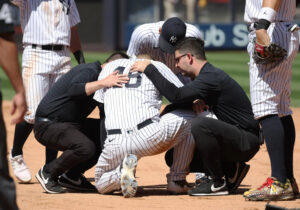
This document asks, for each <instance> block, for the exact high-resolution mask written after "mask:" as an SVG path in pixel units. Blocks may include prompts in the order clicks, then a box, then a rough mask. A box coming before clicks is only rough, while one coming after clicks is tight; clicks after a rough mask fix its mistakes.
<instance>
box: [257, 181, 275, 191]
mask: <svg viewBox="0 0 300 210" xmlns="http://www.w3.org/2000/svg"><path fill="white" fill-rule="evenodd" d="M273 183H274V180H273V179H272V178H267V180H266V182H264V183H263V184H262V186H260V187H259V188H258V189H259V190H261V189H262V188H264V187H268V188H271V185H272V184H273Z"/></svg>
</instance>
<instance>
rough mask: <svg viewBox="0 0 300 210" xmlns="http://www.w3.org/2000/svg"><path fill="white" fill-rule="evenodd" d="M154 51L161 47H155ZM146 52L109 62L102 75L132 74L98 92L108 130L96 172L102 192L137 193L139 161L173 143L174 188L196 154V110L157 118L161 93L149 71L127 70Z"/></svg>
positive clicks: (171, 178)
mask: <svg viewBox="0 0 300 210" xmlns="http://www.w3.org/2000/svg"><path fill="white" fill-rule="evenodd" d="M150 51H152V52H155V51H156V52H157V51H160V50H159V49H153V48H151V50H150ZM140 53H142V52H140ZM148 54H149V55H150V54H152V53H149V52H148V53H147V55H148ZM147 55H143V54H140V55H139V56H138V57H137V58H131V59H126V60H125V59H120V60H117V61H114V62H111V63H109V64H107V65H106V66H105V68H104V69H103V70H102V72H101V73H100V75H99V79H102V78H103V77H106V75H108V74H110V73H111V72H113V71H114V70H119V72H120V73H128V77H129V79H130V80H129V82H128V83H127V84H125V85H124V86H123V87H122V88H109V89H106V90H105V89H103V90H99V91H97V92H96V93H95V96H94V98H95V99H96V100H97V101H99V102H102V103H103V102H104V109H105V115H106V119H105V126H106V130H107V139H106V140H105V145H104V149H103V151H102V153H101V155H100V157H99V160H98V163H97V165H96V171H95V183H96V187H97V189H98V191H99V192H100V193H110V192H113V191H116V190H120V188H121V189H122V193H123V195H124V197H133V196H134V195H135V193H136V190H137V182H136V180H135V176H134V175H135V168H136V164H137V160H138V159H139V158H141V157H143V156H150V155H155V154H159V153H162V152H164V151H166V150H168V149H170V148H171V147H173V146H175V145H177V148H178V149H177V150H176V152H177V153H176V158H174V163H173V165H172V167H171V170H170V173H169V174H168V175H167V181H168V190H169V191H170V190H172V189H171V188H170V187H172V185H173V184H174V182H176V181H178V180H180V181H182V180H184V181H185V178H186V175H187V174H188V172H189V164H190V162H191V160H192V156H193V152H191V151H194V148H195V146H194V145H195V143H194V139H193V138H192V135H191V132H190V120H191V119H192V118H194V117H195V115H194V113H193V112H192V111H188V110H175V111H172V112H170V113H167V114H165V115H163V116H162V117H161V118H160V117H159V115H160V106H161V103H162V100H161V99H162V96H161V94H160V93H159V92H158V90H157V89H156V88H155V86H154V85H153V84H152V82H151V81H150V80H149V79H148V78H147V77H146V75H145V74H141V73H130V72H129V71H130V68H131V65H132V64H133V63H134V62H135V61H136V60H137V59H140V58H150V57H148V56H147ZM151 63H152V64H153V65H155V66H156V67H157V68H158V69H159V71H160V72H161V73H162V75H164V76H165V77H166V78H167V79H168V80H170V81H172V82H173V83H174V84H175V85H176V86H182V85H183V84H182V83H181V82H180V81H179V80H178V78H177V77H176V76H175V75H174V74H173V73H172V71H171V70H170V69H169V68H168V67H167V66H166V65H164V64H163V63H160V62H158V61H151ZM120 104H122V106H120ZM116 105H118V106H116ZM116 109H118V112H116V111H115V110H116ZM122 161H123V162H122ZM185 191H187V189H185Z"/></svg>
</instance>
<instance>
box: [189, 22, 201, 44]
mask: <svg viewBox="0 0 300 210" xmlns="http://www.w3.org/2000/svg"><path fill="white" fill-rule="evenodd" d="M186 26H187V28H186V37H195V38H199V39H202V40H203V35H202V33H201V32H200V30H199V29H198V28H197V27H196V26H194V25H192V24H186Z"/></svg>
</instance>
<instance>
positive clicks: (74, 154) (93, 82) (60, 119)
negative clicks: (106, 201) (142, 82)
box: [34, 54, 128, 193]
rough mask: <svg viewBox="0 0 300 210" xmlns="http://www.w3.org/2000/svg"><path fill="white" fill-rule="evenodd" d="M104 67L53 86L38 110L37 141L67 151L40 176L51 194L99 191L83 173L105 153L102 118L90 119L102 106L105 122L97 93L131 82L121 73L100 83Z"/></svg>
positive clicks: (91, 67) (83, 68)
mask: <svg viewBox="0 0 300 210" xmlns="http://www.w3.org/2000/svg"><path fill="white" fill-rule="evenodd" d="M126 56H127V55H126V54H115V55H114V56H113V57H111V58H110V59H109V60H108V61H112V60H115V59H117V58H128V57H126ZM102 67H103V65H101V64H100V63H99V62H94V63H90V64H81V65H78V66H76V67H74V68H73V69H71V70H70V71H69V72H68V73H67V74H65V75H64V76H62V77H61V78H60V79H59V80H58V81H57V82H56V83H55V84H54V85H53V87H52V88H51V89H50V90H49V92H48V93H47V94H46V95H45V97H44V98H43V99H42V101H41V102H40V104H39V106H38V108H37V111H36V117H35V125H34V135H35V138H36V139H37V140H38V141H39V142H40V143H41V144H43V145H44V146H46V147H48V148H51V149H55V150H59V151H63V153H62V155H61V156H60V157H59V158H57V159H56V160H53V161H51V162H50V163H47V164H46V165H44V166H43V167H42V168H41V169H40V170H39V171H38V173H37V174H36V178H37V180H38V181H39V182H40V184H41V185H42V187H43V188H44V190H45V191H46V192H48V193H62V192H64V188H63V187H62V186H64V187H67V188H70V189H73V190H80V191H96V188H95V187H94V186H93V185H92V184H91V183H90V182H89V181H88V180H87V179H86V178H85V177H84V176H83V175H82V174H83V173H84V172H85V171H86V170H88V169H89V168H91V167H93V166H94V165H95V164H96V163H97V161H98V157H99V155H100V153H101V145H100V130H99V129H100V119H91V118H87V116H88V115H89V114H90V113H91V112H92V111H93V110H94V109H95V107H96V106H99V108H100V116H101V115H102V116H101V121H102V117H103V110H102V111H101V107H100V104H99V103H98V102H96V101H95V100H93V96H94V93H95V91H96V90H98V89H100V88H105V87H112V86H118V87H121V86H122V84H123V83H126V82H127V81H128V77H127V75H123V74H118V72H117V71H115V72H113V73H112V74H110V75H109V76H107V77H106V78H105V79H103V80H99V81H98V80H97V79H98V76H99V73H100V71H101V70H102ZM58 177H59V178H58Z"/></svg>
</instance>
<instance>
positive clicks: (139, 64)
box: [130, 59, 151, 72]
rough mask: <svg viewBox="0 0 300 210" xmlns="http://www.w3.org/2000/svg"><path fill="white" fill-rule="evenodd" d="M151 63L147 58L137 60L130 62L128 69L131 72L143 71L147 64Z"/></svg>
mask: <svg viewBox="0 0 300 210" xmlns="http://www.w3.org/2000/svg"><path fill="white" fill-rule="evenodd" d="M149 64H151V61H150V60H148V59H144V60H138V61H136V62H135V63H134V64H132V66H131V68H130V71H131V72H137V71H138V72H144V71H145V69H146V68H147V66H148V65H149Z"/></svg>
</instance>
